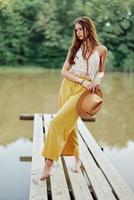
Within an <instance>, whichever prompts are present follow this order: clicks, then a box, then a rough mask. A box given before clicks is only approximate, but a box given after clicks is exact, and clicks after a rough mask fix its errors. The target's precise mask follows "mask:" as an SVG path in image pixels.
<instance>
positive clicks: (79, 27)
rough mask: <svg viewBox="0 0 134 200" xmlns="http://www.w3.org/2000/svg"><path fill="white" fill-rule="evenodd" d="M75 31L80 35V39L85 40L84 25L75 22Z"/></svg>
mask: <svg viewBox="0 0 134 200" xmlns="http://www.w3.org/2000/svg"><path fill="white" fill-rule="evenodd" d="M75 32H76V35H77V36H78V38H79V39H80V40H83V38H84V31H83V28H82V26H81V25H80V24H79V23H76V24H75Z"/></svg>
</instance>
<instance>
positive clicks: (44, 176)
mask: <svg viewBox="0 0 134 200" xmlns="http://www.w3.org/2000/svg"><path fill="white" fill-rule="evenodd" d="M53 162H54V161H53V160H49V159H45V166H44V169H43V173H42V176H41V178H40V180H45V179H47V178H48V176H49V175H50V172H51V169H52V167H53Z"/></svg>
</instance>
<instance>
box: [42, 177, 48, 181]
mask: <svg viewBox="0 0 134 200" xmlns="http://www.w3.org/2000/svg"><path fill="white" fill-rule="evenodd" d="M47 178H48V176H42V177H41V178H40V180H41V181H44V180H45V179H47Z"/></svg>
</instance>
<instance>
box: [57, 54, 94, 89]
mask: <svg viewBox="0 0 134 200" xmlns="http://www.w3.org/2000/svg"><path fill="white" fill-rule="evenodd" d="M69 55H70V50H69V51H68V54H67V57H66V60H65V62H64V65H63V68H62V70H61V75H62V76H63V77H65V78H66V79H68V80H71V81H74V82H77V83H79V84H81V85H82V86H83V87H85V88H86V89H87V90H91V89H92V84H91V83H90V82H89V81H87V80H83V79H82V78H80V77H77V76H75V75H74V74H72V73H71V72H69V71H68V70H69V69H70V68H71V66H70V64H69V61H68V59H69Z"/></svg>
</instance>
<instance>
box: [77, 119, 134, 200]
mask: <svg viewBox="0 0 134 200" xmlns="http://www.w3.org/2000/svg"><path fill="white" fill-rule="evenodd" d="M78 129H79V131H80V135H81V136H82V138H83V139H84V140H85V142H86V144H87V145H88V147H89V149H90V151H91V153H92V155H93V156H94V159H95V160H96V162H97V163H98V165H99V167H100V169H101V170H102V172H103V173H104V175H105V176H106V177H107V179H108V181H109V183H110V185H111V187H112V189H113V191H114V193H115V195H116V196H117V198H118V199H120V200H133V199H134V194H133V193H132V191H131V190H130V188H129V187H128V185H127V184H126V183H125V181H124V180H123V179H122V177H121V176H120V174H119V173H118V172H117V170H116V169H115V168H114V167H113V165H112V164H111V162H110V160H108V158H106V156H105V155H104V153H103V152H102V151H101V150H100V147H99V145H98V144H97V143H96V141H95V139H94V138H93V136H92V135H91V133H90V132H89V130H88V129H87V127H86V126H85V125H84V123H83V122H82V121H81V120H80V119H79V121H78Z"/></svg>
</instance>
